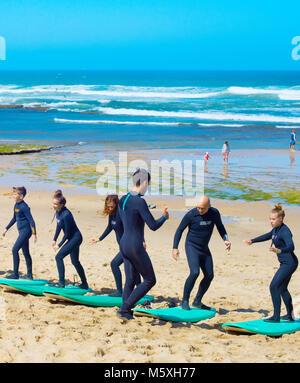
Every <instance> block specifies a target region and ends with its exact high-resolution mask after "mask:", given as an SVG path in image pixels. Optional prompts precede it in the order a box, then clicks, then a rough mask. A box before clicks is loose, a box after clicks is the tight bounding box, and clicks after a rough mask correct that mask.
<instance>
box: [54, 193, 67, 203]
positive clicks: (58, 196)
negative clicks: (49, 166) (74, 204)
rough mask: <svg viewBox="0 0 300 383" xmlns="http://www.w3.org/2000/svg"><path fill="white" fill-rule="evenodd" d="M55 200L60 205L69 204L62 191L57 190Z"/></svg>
mask: <svg viewBox="0 0 300 383" xmlns="http://www.w3.org/2000/svg"><path fill="white" fill-rule="evenodd" d="M53 198H54V199H56V200H57V201H58V202H59V203H60V205H65V204H66V203H67V201H66V199H65V197H64V196H63V193H62V191H61V190H60V189H59V190H56V192H55V193H54V196H53Z"/></svg>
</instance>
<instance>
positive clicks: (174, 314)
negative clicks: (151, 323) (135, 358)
mask: <svg viewBox="0 0 300 383" xmlns="http://www.w3.org/2000/svg"><path fill="white" fill-rule="evenodd" d="M133 312H134V314H135V315H136V316H148V317H152V318H159V319H162V320H165V321H171V322H191V323H196V322H199V321H201V320H204V319H210V318H212V317H214V316H215V314H216V310H215V309H211V310H202V309H196V308H191V310H184V309H183V308H181V307H171V308H163V309H150V310H147V309H134V310H133Z"/></svg>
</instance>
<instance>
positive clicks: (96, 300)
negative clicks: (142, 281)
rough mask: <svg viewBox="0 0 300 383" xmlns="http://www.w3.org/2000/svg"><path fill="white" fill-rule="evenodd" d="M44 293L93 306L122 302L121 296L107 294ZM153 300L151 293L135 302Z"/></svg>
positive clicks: (119, 305)
mask: <svg viewBox="0 0 300 383" xmlns="http://www.w3.org/2000/svg"><path fill="white" fill-rule="evenodd" d="M44 295H46V296H47V297H48V298H50V299H57V300H62V301H70V302H73V303H78V304H81V305H86V306H93V307H121V306H122V303H123V301H122V298H121V297H110V296H108V295H78V294H77V295H72V294H69V293H68V292H66V291H64V292H61V293H60V294H55V293H53V292H50V293H49V292H48V290H47V291H45V292H44ZM153 300H154V297H153V296H152V295H145V296H144V297H143V298H142V299H140V300H139V301H138V303H137V304H144V303H145V302H146V301H149V302H152V301H153Z"/></svg>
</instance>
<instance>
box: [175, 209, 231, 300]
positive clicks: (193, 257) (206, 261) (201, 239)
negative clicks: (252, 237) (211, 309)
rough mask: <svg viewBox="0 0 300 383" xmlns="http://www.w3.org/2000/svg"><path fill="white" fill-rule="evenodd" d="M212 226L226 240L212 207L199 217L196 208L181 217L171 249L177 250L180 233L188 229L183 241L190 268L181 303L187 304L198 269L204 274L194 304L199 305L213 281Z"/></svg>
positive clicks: (216, 213)
mask: <svg viewBox="0 0 300 383" xmlns="http://www.w3.org/2000/svg"><path fill="white" fill-rule="evenodd" d="M214 225H216V226H217V229H218V231H219V233H220V236H221V237H222V239H223V240H224V241H225V240H227V239H228V238H227V233H226V230H225V227H224V225H223V223H222V220H221V215H220V213H219V211H218V210H217V209H215V208H213V207H210V208H209V209H208V211H207V212H206V213H205V214H203V215H200V213H199V211H198V209H197V208H194V209H192V210H190V211H189V212H188V213H186V215H185V216H184V217H183V219H182V221H181V223H180V225H179V226H178V229H177V230H176V233H175V236H174V242H173V249H178V245H179V241H180V239H181V236H182V233H183V231H184V230H185V228H186V227H187V226H188V227H189V231H188V234H187V236H186V241H185V252H186V256H187V260H188V264H189V268H190V275H189V276H188V278H187V280H186V282H185V285H184V293H183V301H187V302H188V300H189V298H190V294H191V291H192V289H193V287H194V285H195V282H196V279H197V278H198V276H199V273H200V268H201V270H202V272H203V274H204V277H203V279H202V281H201V282H200V286H199V289H198V292H197V295H196V299H195V302H197V303H201V299H202V297H203V295H204V294H205V293H206V291H207V289H208V288H209V286H210V284H211V281H212V280H213V277H214V272H213V260H212V256H211V253H210V250H209V248H208V243H209V241H210V238H211V235H212V232H213V228H214Z"/></svg>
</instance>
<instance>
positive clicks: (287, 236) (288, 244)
mask: <svg viewBox="0 0 300 383" xmlns="http://www.w3.org/2000/svg"><path fill="white" fill-rule="evenodd" d="M282 239H283V241H284V243H285V247H283V248H282V249H280V250H281V252H282V253H292V252H293V251H294V250H295V246H294V242H293V238H292V233H291V232H290V230H285V232H284V233H283V235H282Z"/></svg>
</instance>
